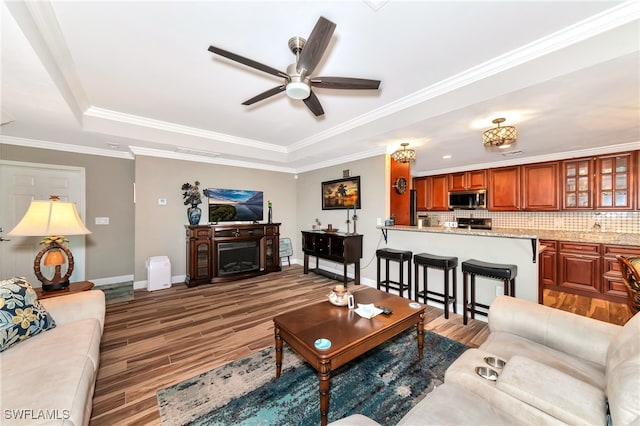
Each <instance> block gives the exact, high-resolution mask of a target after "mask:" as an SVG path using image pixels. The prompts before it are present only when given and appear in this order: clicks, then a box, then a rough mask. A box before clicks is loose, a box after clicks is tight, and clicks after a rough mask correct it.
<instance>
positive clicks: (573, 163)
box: [561, 158, 594, 210]
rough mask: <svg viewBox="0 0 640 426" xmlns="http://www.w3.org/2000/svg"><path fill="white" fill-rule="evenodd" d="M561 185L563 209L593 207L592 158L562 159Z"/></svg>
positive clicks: (587, 208)
mask: <svg viewBox="0 0 640 426" xmlns="http://www.w3.org/2000/svg"><path fill="white" fill-rule="evenodd" d="M561 185H562V191H561V192H562V208H563V209H564V210H591V209H593V193H594V192H593V159H592V158H579V159H575V160H568V161H563V162H562V177H561Z"/></svg>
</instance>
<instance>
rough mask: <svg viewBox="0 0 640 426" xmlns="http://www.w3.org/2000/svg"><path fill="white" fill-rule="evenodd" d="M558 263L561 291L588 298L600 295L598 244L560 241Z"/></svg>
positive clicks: (600, 278) (600, 274)
mask: <svg viewBox="0 0 640 426" xmlns="http://www.w3.org/2000/svg"><path fill="white" fill-rule="evenodd" d="M558 263H559V268H558V275H559V276H558V278H559V279H558V286H559V287H561V289H562V291H569V292H570V293H576V294H581V295H583V296H589V297H598V295H599V294H600V293H602V291H601V282H602V273H601V269H602V268H601V266H600V265H601V263H602V262H601V256H600V244H589V243H574V242H566V241H560V243H559V256H558Z"/></svg>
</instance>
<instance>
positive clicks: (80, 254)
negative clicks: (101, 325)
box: [0, 161, 86, 287]
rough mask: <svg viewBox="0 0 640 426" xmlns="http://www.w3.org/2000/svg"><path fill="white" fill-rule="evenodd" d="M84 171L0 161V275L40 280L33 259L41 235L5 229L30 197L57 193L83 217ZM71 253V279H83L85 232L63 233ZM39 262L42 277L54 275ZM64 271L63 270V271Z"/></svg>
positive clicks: (17, 218) (35, 282) (34, 282)
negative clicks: (23, 234) (17, 234)
mask: <svg viewBox="0 0 640 426" xmlns="http://www.w3.org/2000/svg"><path fill="white" fill-rule="evenodd" d="M84 188H85V174H84V168H82V167H64V166H54V165H49V164H35V163H21V162H14V161H0V203H1V205H0V228H1V230H2V231H1V232H0V237H1V238H0V239H1V240H2V241H0V279H7V278H11V277H14V276H25V277H27V280H28V281H29V282H30V283H31V284H32V285H33V286H34V287H40V286H41V283H40V281H38V279H37V278H36V277H35V274H34V272H33V261H34V259H35V257H36V254H37V253H38V251H39V250H40V249H41V248H42V246H41V245H40V241H41V240H42V237H9V236H7V233H9V231H11V230H12V229H13V228H14V226H15V225H16V224H17V223H18V222H19V221H20V219H22V216H24V214H25V212H26V211H27V208H28V207H29V203H30V202H31V200H48V199H49V196H50V195H59V196H60V199H61V200H62V201H72V202H74V203H76V205H77V206H78V213H79V214H80V217H82V220H83V221H84V222H85V223H86V221H85V219H84V217H85V214H84V210H85V208H84ZM66 237H67V238H68V239H69V249H70V250H71V252H72V253H73V259H74V270H73V274H72V275H71V278H70V281H72V282H74V281H83V280H84V279H85V277H84V274H85V249H84V240H85V237H84V235H76V236H66ZM46 268H50V267H46V266H42V273H43V275H44V276H45V277H50V276H53V271H49V270H47V269H46ZM63 274H64V272H63Z"/></svg>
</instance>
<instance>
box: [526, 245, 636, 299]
mask: <svg viewBox="0 0 640 426" xmlns="http://www.w3.org/2000/svg"><path fill="white" fill-rule="evenodd" d="M540 245H543V246H545V247H546V248H545V250H544V251H543V252H542V253H540V256H539V283H538V284H539V286H540V291H542V289H543V288H545V289H550V290H557V291H562V292H565V293H572V294H578V295H582V296H588V297H593V298H597V299H605V300H610V301H612V302H618V303H626V302H627V290H626V288H625V285H624V283H623V281H622V274H621V273H620V267H619V265H618V261H617V259H616V256H620V255H621V256H640V247H636V246H621V245H613V244H596V243H576V242H570V241H554V240H542V239H541V240H540Z"/></svg>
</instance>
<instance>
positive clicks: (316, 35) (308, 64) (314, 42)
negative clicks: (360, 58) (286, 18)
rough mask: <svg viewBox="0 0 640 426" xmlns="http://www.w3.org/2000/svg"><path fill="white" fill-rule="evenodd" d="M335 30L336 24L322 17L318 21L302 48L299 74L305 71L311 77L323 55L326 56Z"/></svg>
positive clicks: (298, 68) (298, 67)
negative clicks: (325, 53)
mask: <svg viewBox="0 0 640 426" xmlns="http://www.w3.org/2000/svg"><path fill="white" fill-rule="evenodd" d="M335 29H336V24H334V23H333V22H331V21H329V20H328V19H326V18H324V17H322V16H321V17H320V19H318V22H316V26H315V27H313V30H312V31H311V34H309V38H308V39H307V42H306V43H305V45H304V47H303V48H302V54H300V59H299V60H298V66H297V67H296V69H297V71H298V72H301V71H302V70H303V69H304V70H307V72H306V75H311V73H312V72H313V70H314V69H315V68H316V66H317V65H318V63H319V62H320V59H322V55H324V51H325V50H326V49H327V46H328V45H329V41H330V40H331V36H332V35H333V31H334V30H335Z"/></svg>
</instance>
